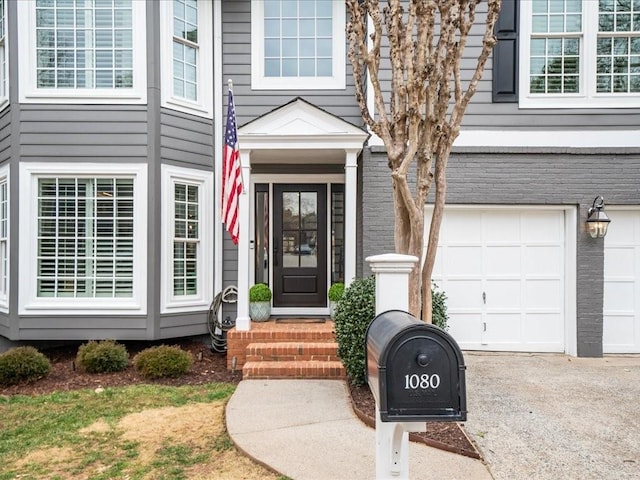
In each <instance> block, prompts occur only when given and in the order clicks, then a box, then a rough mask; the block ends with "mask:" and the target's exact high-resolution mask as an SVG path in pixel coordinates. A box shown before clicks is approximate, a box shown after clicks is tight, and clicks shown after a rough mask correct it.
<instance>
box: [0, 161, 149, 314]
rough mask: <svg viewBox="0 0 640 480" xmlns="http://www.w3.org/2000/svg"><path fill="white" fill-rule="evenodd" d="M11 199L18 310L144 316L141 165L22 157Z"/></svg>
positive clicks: (144, 205) (144, 195)
mask: <svg viewBox="0 0 640 480" xmlns="http://www.w3.org/2000/svg"><path fill="white" fill-rule="evenodd" d="M0 194H1V190H0ZM19 202H20V218H21V222H20V223H19V238H20V245H21V247H22V248H20V251H19V266H20V272H21V273H20V276H21V284H20V290H19V299H18V303H19V309H20V312H21V313H34V311H37V313H45V312H47V311H50V312H51V313H52V314H70V315H73V314H89V313H93V314H113V313H130V314H143V313H146V302H147V298H146V292H147V273H146V272H147V249H148V244H147V238H148V235H147V210H148V207H147V205H148V198H147V169H146V165H144V164H122V165H113V164H95V163H93V164H88V163H86V164H85V163H52V162H46V163H38V162H24V163H21V164H20V190H19ZM0 225H1V223H0ZM0 246H1V245H0Z"/></svg>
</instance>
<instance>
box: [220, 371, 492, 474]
mask: <svg viewBox="0 0 640 480" xmlns="http://www.w3.org/2000/svg"><path fill="white" fill-rule="evenodd" d="M226 421H227V430H228V432H229V435H230V436H231V438H232V440H233V441H234V443H235V444H236V445H237V446H238V448H240V449H241V450H242V451H243V452H244V453H245V454H247V455H249V456H250V457H252V458H253V459H255V460H257V461H258V462H260V463H263V464H265V465H267V466H269V467H270V468H271V469H273V470H275V471H277V472H278V473H280V474H282V475H286V476H287V477H290V478H292V479H294V480H341V479H344V480H347V479H348V480H360V479H362V480H372V479H374V478H375V431H374V430H373V429H372V428H369V427H367V426H366V425H364V424H363V423H362V422H361V421H360V420H359V419H358V418H357V417H356V416H355V415H354V413H353V410H352V409H351V405H350V402H349V397H348V392H347V387H346V385H345V383H344V382H342V381H339V380H244V381H242V382H240V384H239V385H238V388H237V389H236V391H235V393H234V394H233V396H232V397H231V399H230V400H229V403H228V405H227V410H226ZM409 456H410V466H409V476H410V478H412V479H438V480H491V479H492V476H491V474H490V473H489V471H488V470H487V468H486V466H485V465H484V464H483V463H482V462H481V461H479V460H474V459H471V458H468V457H464V456H462V455H457V454H453V453H449V452H444V451H442V450H438V449H434V448H430V447H427V446H425V445H422V444H417V443H413V442H410V454H409Z"/></svg>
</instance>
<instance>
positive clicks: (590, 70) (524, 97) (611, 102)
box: [518, 0, 640, 108]
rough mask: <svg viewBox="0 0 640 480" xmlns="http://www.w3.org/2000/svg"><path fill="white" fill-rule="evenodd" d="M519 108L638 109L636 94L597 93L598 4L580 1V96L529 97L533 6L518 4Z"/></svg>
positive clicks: (594, 1) (539, 95)
mask: <svg viewBox="0 0 640 480" xmlns="http://www.w3.org/2000/svg"><path fill="white" fill-rule="evenodd" d="M520 8H521V11H520V42H519V43H520V50H519V55H520V62H519V63H520V67H519V68H520V71H519V72H518V73H519V78H520V80H519V90H520V94H519V106H520V108H638V107H640V94H638V93H597V91H596V43H597V38H598V2H597V1H596V0H583V1H582V34H581V35H579V34H576V35H575V36H579V37H580V46H581V49H580V67H579V68H580V72H581V73H580V80H579V85H580V92H582V93H575V94H566V93H564V94H559V93H556V94H530V93H529V73H530V64H529V58H530V39H531V34H532V32H531V19H532V16H533V2H532V1H531V0H527V1H522V2H520Z"/></svg>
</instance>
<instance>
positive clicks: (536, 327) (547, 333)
mask: <svg viewBox="0 0 640 480" xmlns="http://www.w3.org/2000/svg"><path fill="white" fill-rule="evenodd" d="M523 328H524V332H523V336H524V338H525V339H526V342H527V343H529V344H538V345H540V344H548V345H554V344H555V345H557V346H559V347H562V346H563V345H562V344H561V343H560V342H559V341H558V339H559V338H562V334H563V331H564V322H563V317H562V315H561V314H560V313H557V312H549V313H541V312H539V313H532V314H527V315H525V319H524V322H523Z"/></svg>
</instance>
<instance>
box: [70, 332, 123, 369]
mask: <svg viewBox="0 0 640 480" xmlns="http://www.w3.org/2000/svg"><path fill="white" fill-rule="evenodd" d="M76 365H77V366H78V367H79V368H81V369H82V370H84V371H85V372H88V373H109V372H121V371H122V370H124V369H125V368H127V367H128V366H129V354H128V353H127V348H126V347H125V346H124V345H122V344H120V343H116V341H115V340H100V341H95V340H91V341H89V342H87V343H85V344H83V345H80V348H78V353H77V355H76Z"/></svg>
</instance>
